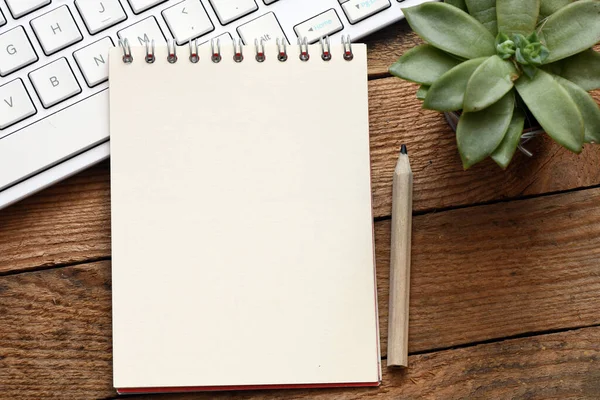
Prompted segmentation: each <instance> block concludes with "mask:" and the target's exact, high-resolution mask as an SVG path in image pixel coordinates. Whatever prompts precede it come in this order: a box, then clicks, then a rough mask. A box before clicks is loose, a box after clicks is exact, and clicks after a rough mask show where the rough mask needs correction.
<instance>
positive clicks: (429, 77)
mask: <svg viewBox="0 0 600 400" xmlns="http://www.w3.org/2000/svg"><path fill="white" fill-rule="evenodd" d="M459 63H460V61H459V60H457V59H456V58H454V57H452V56H451V55H450V54H447V53H444V52H443V51H441V50H438V49H436V48H435V47H433V46H431V45H428V44H422V45H420V46H417V47H414V48H412V49H410V50H409V51H407V52H406V53H404V55H402V57H400V59H399V60H398V61H396V62H395V63H394V64H393V65H392V66H391V67H390V69H389V71H390V74H392V75H394V76H397V77H399V78H403V79H406V80H409V81H412V82H416V83H420V84H421V85H431V84H432V83H433V82H435V81H436V80H437V79H438V78H439V77H440V76H442V75H443V74H444V73H445V72H447V71H449V70H450V69H452V68H453V67H454V66H456V65H457V64H459Z"/></svg>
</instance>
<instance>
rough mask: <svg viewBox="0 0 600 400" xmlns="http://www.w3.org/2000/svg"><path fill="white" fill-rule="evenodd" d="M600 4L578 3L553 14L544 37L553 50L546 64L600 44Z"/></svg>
mask: <svg viewBox="0 0 600 400" xmlns="http://www.w3.org/2000/svg"><path fill="white" fill-rule="evenodd" d="M599 20H600V1H596V0H586V1H576V2H574V3H572V4H569V5H568V6H566V7H563V8H562V9H560V10H558V11H557V12H555V13H554V14H552V15H551V16H550V17H549V18H548V19H547V20H546V22H544V24H543V25H542V29H541V32H540V36H541V39H542V41H543V42H544V43H545V44H546V47H548V50H550V55H549V56H548V58H547V60H546V61H545V63H551V62H554V61H558V60H562V59H563V58H567V57H569V56H572V55H574V54H577V53H580V52H582V51H584V50H586V49H589V48H591V47H593V46H594V45H595V44H596V43H598V42H600V23H598V21H599Z"/></svg>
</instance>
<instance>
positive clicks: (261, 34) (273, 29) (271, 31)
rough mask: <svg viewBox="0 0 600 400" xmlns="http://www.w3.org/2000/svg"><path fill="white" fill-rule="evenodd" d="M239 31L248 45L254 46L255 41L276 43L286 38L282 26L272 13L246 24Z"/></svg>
mask: <svg viewBox="0 0 600 400" xmlns="http://www.w3.org/2000/svg"><path fill="white" fill-rule="evenodd" d="M237 30H238V33H239V34H240V37H241V38H242V40H243V41H244V43H245V44H247V45H252V44H254V39H258V40H259V41H260V40H261V39H262V40H264V41H265V42H274V41H275V39H276V38H280V39H281V38H285V33H283V31H282V30H281V26H279V22H278V21H277V18H275V14H273V13H272V12H270V13H266V14H265V15H263V16H262V17H258V18H256V19H254V20H252V21H250V22H247V23H245V24H244V25H242V26H240V27H239V28H238V29H237Z"/></svg>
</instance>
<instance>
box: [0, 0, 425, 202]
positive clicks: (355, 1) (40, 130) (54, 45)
mask: <svg viewBox="0 0 600 400" xmlns="http://www.w3.org/2000/svg"><path fill="white" fill-rule="evenodd" d="M422 2H424V0H405V1H402V2H400V1H399V0H184V1H181V0H0V208H2V207H5V206H7V205H9V204H11V203H13V202H15V201H18V200H19V199H21V198H23V197H25V196H27V195H29V194H31V193H33V192H35V191H38V190H40V189H43V188H44V187H46V186H48V185H51V184H52V183H54V182H56V181H58V180H61V179H64V178H66V177H67V176H70V175H72V174H74V173H76V172H78V171H80V170H82V169H84V168H86V167H88V166H90V165H92V164H94V163H96V162H98V161H100V160H102V159H104V158H106V157H108V154H109V145H108V140H109V132H108V91H107V88H108V66H107V61H108V49H109V48H110V47H112V46H115V45H116V44H117V43H118V40H119V39H125V38H127V39H128V40H129V42H130V43H131V44H132V45H136V44H140V45H143V44H144V43H145V41H146V40H151V39H153V40H154V41H155V42H156V45H161V44H165V43H166V40H167V39H170V38H173V39H174V40H175V41H176V42H177V44H179V45H186V44H187V43H188V42H189V41H190V40H193V39H198V41H199V42H200V43H205V42H208V41H210V40H211V39H213V38H217V37H218V38H219V39H220V41H221V45H226V43H227V42H231V41H232V39H237V38H241V39H242V41H243V42H244V43H245V44H253V43H254V39H255V38H258V39H264V40H265V41H271V40H273V41H274V40H275V38H282V37H285V38H287V40H288V43H289V44H295V43H296V40H297V37H306V38H307V39H308V42H309V43H314V42H316V41H318V40H319V38H321V37H323V36H327V35H328V36H330V38H331V40H332V41H333V40H340V39H339V38H340V37H341V35H342V34H344V35H350V36H351V37H352V39H353V40H356V39H359V38H361V37H363V36H365V35H368V34H369V33H371V32H374V31H376V30H378V29H380V28H382V27H384V26H386V25H389V24H391V23H393V22H395V21H398V20H399V19H401V18H402V12H401V10H400V7H401V6H405V7H408V6H412V5H417V4H419V3H422ZM132 106H133V107H135V105H132Z"/></svg>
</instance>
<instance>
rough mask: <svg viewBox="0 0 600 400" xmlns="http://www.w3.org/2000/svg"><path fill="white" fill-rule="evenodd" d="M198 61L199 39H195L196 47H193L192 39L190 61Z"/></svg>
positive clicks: (194, 62)
mask: <svg viewBox="0 0 600 400" xmlns="http://www.w3.org/2000/svg"><path fill="white" fill-rule="evenodd" d="M198 61H200V56H199V55H198V39H196V40H194V47H192V41H191V40H190V62H191V63H192V64H196V63H197V62H198Z"/></svg>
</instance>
